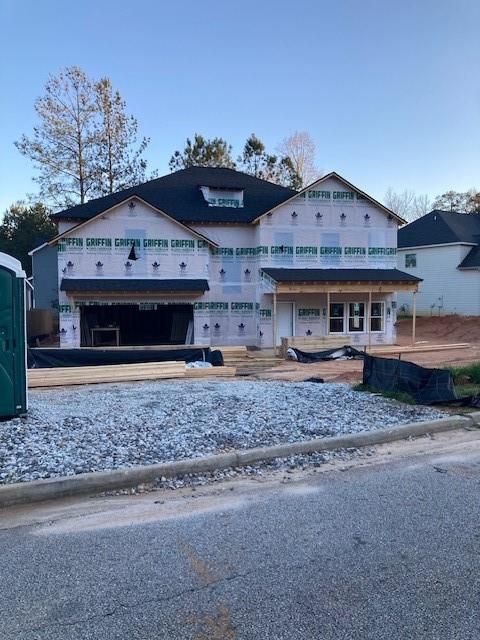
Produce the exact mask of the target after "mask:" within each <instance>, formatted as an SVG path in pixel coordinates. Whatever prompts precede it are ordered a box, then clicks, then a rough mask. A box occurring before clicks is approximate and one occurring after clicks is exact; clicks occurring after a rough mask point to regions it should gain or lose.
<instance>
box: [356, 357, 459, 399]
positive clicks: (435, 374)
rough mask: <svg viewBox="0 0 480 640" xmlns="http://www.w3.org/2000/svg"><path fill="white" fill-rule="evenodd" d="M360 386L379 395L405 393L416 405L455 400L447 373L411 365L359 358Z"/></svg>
mask: <svg viewBox="0 0 480 640" xmlns="http://www.w3.org/2000/svg"><path fill="white" fill-rule="evenodd" d="M363 359H364V360H363V384H365V385H368V386H369V387H372V388H374V389H379V390H382V391H400V392H402V393H408V395H410V396H411V397H412V398H413V399H414V400H415V402H417V403H418V404H437V403H442V402H445V403H450V402H455V401H457V400H458V398H457V395H456V393H455V387H454V383H453V377H452V374H451V373H450V371H448V369H427V368H426V367H421V366H420V365H418V364H415V363H413V362H407V361H405V360H396V359H394V358H377V357H374V356H369V355H367V354H364V355H363Z"/></svg>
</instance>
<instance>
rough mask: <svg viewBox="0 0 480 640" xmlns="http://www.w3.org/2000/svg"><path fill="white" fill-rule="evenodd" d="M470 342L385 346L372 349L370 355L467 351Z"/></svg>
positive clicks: (369, 351)
mask: <svg viewBox="0 0 480 640" xmlns="http://www.w3.org/2000/svg"><path fill="white" fill-rule="evenodd" d="M469 346H470V344H469V343H468V342H458V343H455V344H422V345H416V346H413V345H412V346H410V347H409V346H405V347H399V346H395V345H393V344H392V345H385V346H383V347H372V348H371V349H369V350H368V353H371V354H372V355H382V354H387V353H398V354H400V353H426V352H428V351H449V350H450V349H466V348H467V347H469Z"/></svg>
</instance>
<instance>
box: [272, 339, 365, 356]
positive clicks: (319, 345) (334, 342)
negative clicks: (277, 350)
mask: <svg viewBox="0 0 480 640" xmlns="http://www.w3.org/2000/svg"><path fill="white" fill-rule="evenodd" d="M351 342H352V340H351V337H350V336H344V335H341V336H290V337H286V338H282V346H281V353H282V355H283V357H286V355H287V349H290V348H294V349H300V351H312V352H315V351H326V350H327V349H335V348H336V347H344V346H345V345H350V344H351Z"/></svg>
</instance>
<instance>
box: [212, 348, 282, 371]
mask: <svg viewBox="0 0 480 640" xmlns="http://www.w3.org/2000/svg"><path fill="white" fill-rule="evenodd" d="M212 349H219V350H220V351H221V352H222V355H223V361H224V363H225V364H226V365H228V366H234V367H236V369H237V374H238V375H243V376H246V375H250V374H253V373H259V372H261V371H266V370H268V369H272V368H273V367H277V366H278V365H279V364H281V363H282V362H283V360H282V358H277V357H276V356H275V354H274V353H273V349H271V350H270V352H268V353H266V352H264V351H248V350H247V347H245V346H234V347H212Z"/></svg>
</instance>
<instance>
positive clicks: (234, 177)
mask: <svg viewBox="0 0 480 640" xmlns="http://www.w3.org/2000/svg"><path fill="white" fill-rule="evenodd" d="M200 187H213V188H217V189H232V190H243V192H244V194H243V207H239V208H233V207H211V206H209V205H208V204H207V202H206V201H205V198H204V197H203V195H202V192H201V191H200ZM296 193H297V192H296V191H294V190H293V189H288V188H286V187H282V186H280V185H277V184H273V183H271V182H267V181H266V180H260V179H259V178H255V177H254V176H250V175H248V174H246V173H242V172H240V171H235V170H234V169H224V168H221V167H189V168H188V169H181V170H180V171H175V173H170V174H168V175H166V176H163V177H161V178H156V179H155V180H149V181H148V182H144V183H143V184H139V185H137V186H135V187H131V188H129V189H124V190H122V191H118V192H117V193H112V194H110V195H108V196H104V197H103V198H96V199H95V200H90V201H89V202H86V203H84V204H79V205H76V206H75V207H71V208H70V209H65V210H64V211H60V212H59V213H55V214H53V216H52V217H53V218H54V219H57V220H76V221H85V220H90V219H91V218H93V217H94V216H96V215H98V214H99V213H102V212H104V211H105V210H107V209H111V208H112V207H114V206H116V205H118V204H120V203H122V202H124V201H125V200H127V199H128V198H130V197H132V196H138V197H140V198H141V199H142V200H144V201H145V202H147V204H150V205H152V206H154V207H156V208H157V209H160V210H161V211H163V212H164V213H166V214H167V215H169V216H171V217H172V218H173V219H175V220H177V221H178V222H182V223H195V222H196V223H202V222H210V223H212V222H218V223H243V224H248V223H250V222H252V221H253V220H255V218H257V217H258V216H259V215H260V214H261V213H263V212H266V211H268V210H269V209H271V208H272V207H275V206H276V205H277V204H279V203H281V202H283V201H285V200H287V199H288V198H290V197H291V196H292V195H295V194H296Z"/></svg>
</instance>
